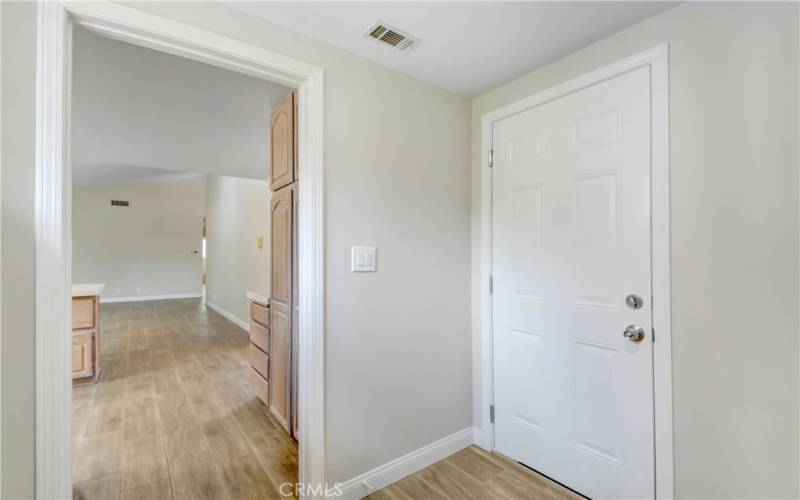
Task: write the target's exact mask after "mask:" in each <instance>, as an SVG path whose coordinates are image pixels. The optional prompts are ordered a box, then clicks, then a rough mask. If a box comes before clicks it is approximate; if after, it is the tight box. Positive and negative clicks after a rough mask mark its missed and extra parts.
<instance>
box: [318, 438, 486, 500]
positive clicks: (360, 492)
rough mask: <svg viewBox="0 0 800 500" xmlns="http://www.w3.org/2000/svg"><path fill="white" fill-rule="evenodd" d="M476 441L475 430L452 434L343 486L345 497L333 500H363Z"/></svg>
mask: <svg viewBox="0 0 800 500" xmlns="http://www.w3.org/2000/svg"><path fill="white" fill-rule="evenodd" d="M473 439H474V430H473V428H472V427H469V428H467V429H464V430H462V431H458V432H456V433H455V434H451V435H449V436H447V437H444V438H442V439H440V440H438V441H435V442H433V443H431V444H428V445H426V446H423V447H422V448H420V449H418V450H415V451H412V452H411V453H409V454H407V455H404V456H402V457H400V458H397V459H395V460H392V461H391V462H389V463H386V464H383V465H381V466H379V467H376V468H374V469H372V470H371V471H369V472H365V473H364V474H361V475H360V476H356V477H354V478H353V479H350V480H348V481H345V482H344V483H341V484H340V489H341V492H342V494H341V495H339V496H332V495H331V496H330V497H329V498H337V499H344V500H358V499H360V498H363V497H365V496H367V495H369V494H370V493H373V492H375V491H377V490H380V489H381V488H385V487H387V486H389V485H390V484H392V483H394V482H395V481H399V480H400V479H403V478H404V477H406V476H409V475H411V474H413V473H415V472H417V471H419V470H422V469H424V468H425V467H428V466H429V465H432V464H434V463H436V462H438V461H439V460H442V459H444V458H446V457H449V456H450V455H452V454H453V453H456V452H457V451H460V450H463V449H464V448H466V447H468V446H470V445H472V444H473V442H474V441H473Z"/></svg>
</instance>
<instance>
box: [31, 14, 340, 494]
mask: <svg viewBox="0 0 800 500" xmlns="http://www.w3.org/2000/svg"><path fill="white" fill-rule="evenodd" d="M38 11H39V24H38V52H37V70H38V71H37V87H36V95H37V113H36V137H37V142H36V200H35V203H36V492H35V494H36V497H37V498H71V497H72V474H71V471H72V457H71V444H70V427H71V414H72V412H71V408H70V405H71V385H70V384H71V376H70V366H69V359H70V356H69V350H70V349H69V347H70V335H69V332H70V328H69V325H70V312H71V308H70V307H69V301H70V295H71V294H70V290H71V283H70V281H71V280H70V262H71V258H70V250H69V249H70V247H71V244H70V234H71V221H70V192H71V182H72V181H71V175H70V164H69V155H68V154H67V153H68V148H69V140H68V138H69V130H70V120H69V116H70V111H69V110H70V102H69V96H70V93H69V85H70V73H71V71H70V52H71V39H72V36H71V34H72V29H73V27H74V26H80V27H81V28H83V29H86V30H89V31H93V32H95V33H98V34H100V35H103V36H106V37H109V38H114V39H117V40H120V41H124V42H127V43H132V44H135V45H140V46H143V47H148V48H151V49H155V50H160V51H162V52H168V53H170V54H175V55H179V56H182V57H186V58H189V59H194V60H196V61H200V62H203V63H207V64H212V65H215V66H219V67H222V68H226V69H229V70H233V71H237V72H240V73H245V74H248V75H250V76H254V77H257V78H262V79H265V80H269V81H272V82H275V83H279V84H282V85H286V86H289V87H293V88H297V89H298V90H299V95H300V98H299V103H298V111H299V124H298V128H299V131H300V133H299V138H298V149H299V151H298V157H299V162H300V169H299V170H300V172H301V177H300V181H299V183H300V188H299V189H300V200H299V202H300V206H299V213H300V216H299V217H300V220H299V224H300V226H299V242H298V256H299V257H298V258H299V263H298V264H299V269H298V272H299V282H300V290H299V302H300V304H299V306H300V324H299V331H300V335H299V337H300V342H299V348H298V351H299V360H300V361H299V363H300V370H299V391H298V392H299V394H300V399H299V417H300V425H299V427H300V439H299V447H300V449H299V462H300V475H299V480H300V482H301V483H305V484H324V482H325V433H324V431H325V422H324V373H325V354H324V311H325V307H324V276H325V272H324V267H323V266H324V254H323V252H324V241H323V237H324V228H323V222H324V219H323V191H322V186H323V182H322V177H323V145H322V142H323V109H324V104H323V97H324V95H323V89H324V85H323V70H322V69H321V68H319V67H316V66H313V65H310V64H307V63H305V62H303V61H298V60H296V59H293V58H290V57H286V56H284V55H282V54H278V53H275V52H271V51H269V50H266V49H264V48H261V47H258V46H255V45H250V44H247V43H244V42H240V41H238V40H234V39H232V38H227V37H224V36H221V35H218V34H216V33H212V32H210V31H206V30H203V29H199V28H196V27H194V26H189V25H186V24H183V23H179V22H177V21H173V20H171V19H168V18H165V17H160V16H157V15H154V14H149V13H147V12H144V11H140V10H136V9H134V8H130V7H126V6H123V5H120V4H117V3H112V2H109V1H107V0H102V1H96V2H73V1H69V0H60V1H59V0H40V1H39V9H38ZM307 497H308V496H306V498H307Z"/></svg>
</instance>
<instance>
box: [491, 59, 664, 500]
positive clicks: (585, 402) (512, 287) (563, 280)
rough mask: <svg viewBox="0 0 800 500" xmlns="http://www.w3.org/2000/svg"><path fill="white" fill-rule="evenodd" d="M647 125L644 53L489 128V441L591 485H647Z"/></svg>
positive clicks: (608, 493)
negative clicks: (625, 67)
mask: <svg viewBox="0 0 800 500" xmlns="http://www.w3.org/2000/svg"><path fill="white" fill-rule="evenodd" d="M650 127H651V124H650V69H649V67H647V66H646V67H642V68H640V69H637V70H634V71H631V72H628V73H625V74H623V75H620V76H617V77H615V78H612V79H609V80H605V81H603V82H600V83H597V84H595V85H592V86H590V87H588V88H585V89H582V90H580V91H577V92H574V93H572V94H569V95H567V96H564V97H561V98H559V99H556V100H553V101H550V102H548V103H545V104H543V105H540V106H537V107H535V108H533V109H530V110H528V111H525V112H522V113H519V114H517V115H514V116H511V117H509V118H506V119H504V120H500V121H497V122H495V123H494V126H493V129H492V144H493V146H492V147H493V151H494V168H493V172H492V176H493V179H492V182H493V186H492V190H493V202H492V207H493V208H492V210H493V212H492V219H493V236H492V239H493V263H492V266H493V270H492V273H493V284H494V287H493V288H494V293H493V324H494V325H493V326H494V327H493V339H494V340H493V342H494V346H493V347H494V353H493V355H494V404H495V449H496V450H497V451H498V452H500V453H502V454H504V455H507V456H509V457H511V458H513V459H515V460H518V461H520V462H522V463H524V464H526V465H528V466H530V467H531V468H533V469H536V470H538V471H540V472H541V473H543V474H546V475H548V476H550V477H552V478H553V479H555V480H557V481H559V482H561V483H563V484H565V485H567V486H569V487H571V488H573V489H575V490H576V491H578V492H580V493H582V494H584V495H587V496H589V497H591V498H615V499H616V498H637V499H640V498H652V497H653V495H654V491H655V478H654V467H655V462H654V460H655V459H654V444H653V438H654V436H653V345H652V342H653V338H652V333H651V332H652V310H651V287H650V268H651V253H650V246H651V243H650V140H651V139H650V138H651V130H650ZM637 327H638V329H637ZM626 329H627V332H626ZM639 336H641V339H637V337H639Z"/></svg>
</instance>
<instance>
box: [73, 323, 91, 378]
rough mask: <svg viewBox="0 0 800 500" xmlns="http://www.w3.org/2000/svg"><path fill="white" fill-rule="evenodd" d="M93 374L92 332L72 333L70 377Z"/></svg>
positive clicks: (84, 376)
mask: <svg viewBox="0 0 800 500" xmlns="http://www.w3.org/2000/svg"><path fill="white" fill-rule="evenodd" d="M93 375H94V332H80V331H79V332H73V333H72V378H73V379H82V378H86V377H91V376H93Z"/></svg>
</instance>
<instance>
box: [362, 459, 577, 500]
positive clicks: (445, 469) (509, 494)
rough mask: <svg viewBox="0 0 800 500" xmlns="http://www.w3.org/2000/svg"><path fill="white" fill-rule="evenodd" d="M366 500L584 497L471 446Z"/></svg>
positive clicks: (558, 499)
mask: <svg viewBox="0 0 800 500" xmlns="http://www.w3.org/2000/svg"><path fill="white" fill-rule="evenodd" d="M367 498H368V499H369V500H412V499H413V500H417V499H420V500H501V499H502V500H545V499H548V500H549V499H553V500H578V499H583V498H584V497H582V496H580V495H578V494H576V493H574V492H572V491H571V490H569V489H567V488H565V487H563V486H561V485H560V484H558V483H556V482H554V481H551V480H550V479H548V478H546V477H545V476H542V475H540V474H537V473H536V472H534V471H532V470H530V469H528V468H526V467H523V466H522V465H520V464H518V463H516V462H513V461H511V460H509V459H507V458H505V457H502V456H500V455H497V454H494V453H487V452H486V451H484V450H482V449H480V448H478V447H477V446H470V447H469V448H466V449H464V450H461V451H459V452H458V453H456V454H454V455H451V456H449V457H447V458H445V459H444V460H441V461H439V462H436V463H435V464H433V465H431V466H430V467H427V468H425V469H422V470H421V471H419V472H416V473H414V474H412V475H410V476H408V477H406V478H403V479H401V480H400V481H397V482H396V483H394V484H390V485H389V486H387V487H386V488H384V489H382V490H379V491H376V492H374V493H372V494H370V495H369V496H368V497H367Z"/></svg>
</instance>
